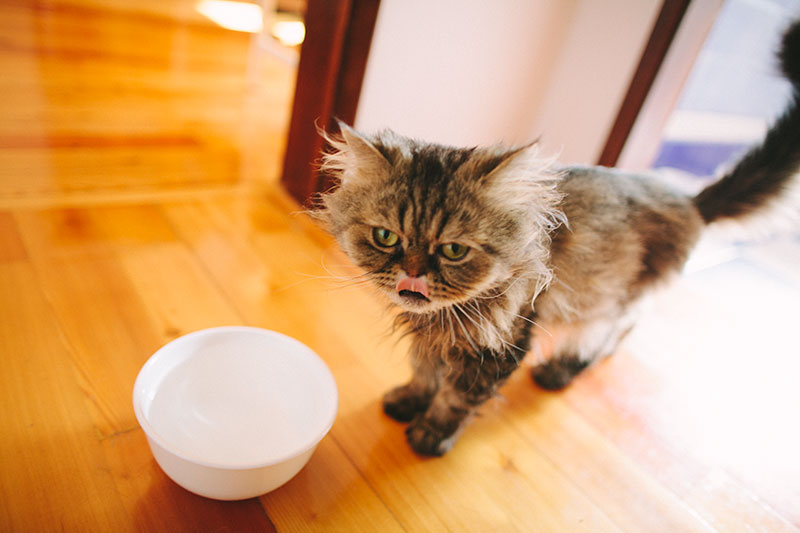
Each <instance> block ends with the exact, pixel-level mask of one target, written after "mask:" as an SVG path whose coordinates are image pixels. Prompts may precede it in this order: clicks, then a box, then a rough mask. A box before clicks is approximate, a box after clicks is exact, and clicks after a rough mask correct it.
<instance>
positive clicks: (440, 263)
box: [316, 22, 800, 456]
mask: <svg viewBox="0 0 800 533" xmlns="http://www.w3.org/2000/svg"><path fill="white" fill-rule="evenodd" d="M778 55H779V59H780V63H781V67H782V70H783V73H784V74H785V76H786V77H787V78H788V79H789V80H790V81H791V82H792V85H793V96H792V100H791V103H790V104H789V106H788V108H787V109H786V110H785V112H784V114H783V115H782V117H781V118H780V119H779V120H778V121H777V122H776V123H775V124H774V125H773V126H772V128H771V129H770V130H769V131H768V133H767V135H766V137H765V139H764V140H763V142H762V143H761V144H760V145H759V146H757V147H755V148H753V149H752V150H751V151H750V152H749V153H748V154H747V155H746V156H745V157H744V158H743V159H742V160H741V161H739V162H738V164H736V165H735V166H734V167H733V168H732V169H731V170H730V171H729V172H727V173H726V174H725V175H724V176H723V177H721V178H720V179H719V180H718V181H716V182H714V183H713V184H711V185H709V186H708V187H706V188H705V189H704V190H702V191H701V192H700V193H699V194H697V195H696V196H694V197H691V196H688V195H686V194H683V193H681V192H677V191H673V190H671V189H669V188H668V187H667V186H665V185H663V184H661V183H660V182H658V181H656V180H653V179H648V178H647V177H646V176H644V175H637V174H633V173H629V172H624V171H621V170H615V169H609V168H603V167H580V166H561V167H559V166H558V165H556V164H554V163H551V162H548V161H544V160H542V159H541V158H540V157H539V156H538V155H537V147H536V145H535V144H531V145H528V146H523V147H519V148H504V147H502V146H490V147H482V148H453V147H447V146H441V145H438V144H432V143H425V142H421V141H417V140H413V139H410V138H406V137H404V136H401V135H398V134H395V133H393V132H391V131H388V130H387V131H383V132H380V133H378V134H375V135H364V134H361V133H358V132H356V131H355V130H354V129H352V128H350V127H348V126H346V125H345V124H340V127H341V133H340V134H339V135H338V136H330V135H326V137H327V139H328V142H329V143H330V144H331V146H332V151H331V152H329V153H327V154H326V155H324V157H323V163H322V171H323V172H327V173H329V174H330V175H332V176H333V177H334V178H335V179H336V180H337V182H338V184H339V185H338V187H337V188H335V189H334V190H332V191H329V192H327V193H324V194H322V195H321V196H320V201H321V202H320V205H319V209H318V210H317V211H316V216H318V217H319V218H320V220H321V221H322V222H323V223H324V224H325V225H326V226H327V228H328V230H329V231H330V232H331V233H332V234H333V235H334V236H335V237H336V239H337V240H338V242H339V244H340V246H341V248H342V249H343V250H344V252H345V253H346V254H347V255H348V256H349V257H350V258H351V259H352V260H353V261H354V262H355V263H356V264H357V265H358V266H360V267H361V268H363V269H364V270H365V276H366V277H368V278H369V280H371V282H372V283H373V284H374V286H375V287H377V289H378V290H379V292H381V293H382V294H385V295H386V296H387V297H388V299H389V300H390V301H391V302H392V303H394V304H396V306H397V307H398V308H399V313H398V314H397V318H396V323H397V325H398V326H399V327H401V328H403V329H404V330H405V331H406V332H407V333H409V334H410V335H411V360H412V366H413V376H412V378H411V380H410V382H408V383H407V384H404V385H402V386H399V387H397V388H395V389H393V390H391V391H389V392H388V393H386V395H385V396H384V398H383V409H384V411H385V412H386V413H387V414H388V415H389V416H391V417H392V418H394V419H396V420H398V421H401V422H408V423H409V426H408V428H407V430H406V436H407V440H408V442H409V444H410V446H411V448H412V449H413V450H414V451H415V452H417V453H419V454H422V455H433V456H437V455H441V454H443V453H445V452H446V451H448V450H449V449H450V448H451V447H452V446H453V444H454V442H455V441H456V439H457V438H458V436H459V434H460V433H461V431H462V430H463V429H464V427H465V425H466V424H467V422H468V420H469V419H470V418H471V417H472V415H474V414H475V412H476V410H477V408H478V407H479V406H480V405H481V404H482V403H484V402H485V401H486V400H487V399H489V398H490V397H492V396H493V395H494V394H495V393H496V392H497V390H498V387H500V386H501V385H502V384H503V382H504V381H505V380H506V379H507V378H508V376H509V375H510V374H511V373H512V372H513V371H514V370H516V369H517V367H518V366H519V365H520V361H521V360H522V359H523V357H524V356H525V355H526V353H527V352H528V351H529V350H533V351H534V352H536V353H537V354H538V355H539V357H538V359H539V363H538V364H537V365H536V366H535V367H534V368H533V369H532V371H531V372H532V376H533V379H534V380H535V382H536V383H537V384H539V385H540V386H541V387H543V388H545V389H551V390H555V389H560V388H562V387H564V386H566V385H567V384H568V383H569V382H570V381H571V380H572V379H573V377H575V375H577V374H578V373H579V372H580V371H582V370H583V369H584V368H586V367H587V366H588V365H589V364H590V363H592V362H593V361H596V360H598V359H599V358H602V357H605V356H608V355H610V354H612V353H613V352H614V351H615V349H616V347H617V345H618V344H619V342H620V340H621V339H622V338H623V337H625V335H626V334H627V332H628V331H629V330H630V329H631V328H632V327H633V325H634V321H635V318H636V314H637V307H638V304H639V302H640V301H641V299H642V297H643V295H645V294H646V293H647V292H648V291H650V290H651V289H652V288H653V287H655V286H657V285H659V284H661V283H663V282H664V281H666V280H668V279H670V278H671V277H674V276H675V275H677V274H678V273H679V272H680V271H681V269H682V267H683V265H684V263H685V262H686V260H687V258H688V256H689V253H690V252H691V250H692V248H693V247H694V245H695V244H696V242H697V241H698V238H699V236H700V234H701V232H702V230H703V228H704V226H706V225H708V224H710V223H713V222H716V221H718V220H723V219H738V218H742V217H746V216H747V215H749V214H751V213H754V212H757V211H763V210H764V208H765V207H767V206H769V205H770V204H772V203H773V202H774V201H775V200H776V199H777V198H780V197H782V196H783V195H784V191H785V190H786V189H787V188H788V187H789V186H790V185H792V184H793V175H794V174H795V173H796V172H797V170H798V168H800V22H796V23H794V24H793V25H792V26H791V27H790V29H789V30H788V31H787V32H786V33H785V34H784V38H783V42H782V49H781V51H780V53H779V54H778ZM323 134H324V132H323Z"/></svg>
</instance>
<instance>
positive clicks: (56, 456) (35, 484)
mask: <svg viewBox="0 0 800 533" xmlns="http://www.w3.org/2000/svg"><path fill="white" fill-rule="evenodd" d="M37 285H38V283H37V279H36V276H35V274H34V272H33V269H32V268H31V267H30V265H28V264H25V263H20V262H18V263H5V262H4V263H0V294H2V295H3V297H2V298H0V339H2V346H3V371H2V372H0V412H2V413H3V415H2V417H3V438H2V439H0V471H2V475H0V493H1V494H2V497H1V498H0V502H2V503H0V529H2V530H3V531H53V530H55V529H57V528H60V529H63V530H68V531H91V530H103V531H125V530H130V529H132V524H131V522H130V520H129V517H128V514H127V513H125V512H124V505H123V502H122V500H121V498H120V496H119V494H118V493H117V491H116V487H115V483H114V477H113V475H112V474H111V472H110V470H109V467H108V464H107V462H106V459H105V457H104V454H103V451H102V448H101V444H100V441H99V439H98V435H97V433H96V432H95V430H94V427H93V424H92V418H91V416H89V414H88V412H87V410H86V401H87V395H88V394H89V392H88V391H87V390H85V389H84V388H83V387H81V386H79V384H78V383H77V382H76V379H75V375H76V369H75V368H74V365H73V362H72V359H73V356H74V353H73V352H72V350H71V349H70V347H69V346H68V345H67V344H65V343H64V338H63V337H62V336H61V332H60V331H59V326H58V324H57V322H56V320H55V318H54V316H53V314H52V312H51V310H50V308H49V306H48V303H47V301H46V300H45V298H44V296H43V295H42V293H41V292H40V291H39V289H38V287H37Z"/></svg>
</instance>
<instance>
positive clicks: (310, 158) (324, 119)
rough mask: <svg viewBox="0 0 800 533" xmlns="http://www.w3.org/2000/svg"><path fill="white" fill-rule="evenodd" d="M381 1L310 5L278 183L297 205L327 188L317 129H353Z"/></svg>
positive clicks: (316, 0)
mask: <svg viewBox="0 0 800 533" xmlns="http://www.w3.org/2000/svg"><path fill="white" fill-rule="evenodd" d="M379 4H380V0H335V1H334V0H309V1H308V6H307V9H306V16H305V24H306V40H305V42H304V43H303V47H302V50H301V53H300V63H299V64H298V67H297V83H296V86H295V95H294V103H293V104H292V116H291V121H290V125H289V135H288V138H287V143H286V154H285V156H284V161H283V171H282V176H281V183H282V184H283V186H284V188H285V189H286V190H287V191H288V192H289V194H290V195H291V196H292V197H293V198H294V199H295V200H296V201H297V202H298V203H300V205H308V203H309V201H310V200H311V199H312V198H313V196H314V194H315V193H317V192H320V191H324V190H327V189H328V188H329V187H330V186H331V184H330V183H328V182H327V181H326V179H325V177H324V176H322V175H321V174H320V172H319V171H318V169H317V164H316V162H317V161H319V156H320V153H321V152H322V149H323V148H324V141H323V139H322V138H321V137H320V135H319V133H318V131H317V128H323V129H325V130H326V131H329V132H335V131H336V130H337V124H336V119H339V120H342V121H344V122H346V123H348V124H352V123H353V120H354V119H355V116H356V109H357V107H358V99H359V96H360V94H361V83H362V81H363V79H364V71H365V69H366V65H367V56H368V54H369V47H370V43H371V41H372V33H373V30H374V28H375V20H376V18H377V16H378V7H379Z"/></svg>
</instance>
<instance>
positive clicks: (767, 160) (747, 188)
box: [694, 20, 800, 223]
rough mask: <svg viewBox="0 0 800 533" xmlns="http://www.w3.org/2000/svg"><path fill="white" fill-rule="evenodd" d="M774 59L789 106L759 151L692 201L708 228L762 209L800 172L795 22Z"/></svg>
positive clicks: (798, 24) (799, 26) (798, 33)
mask: <svg viewBox="0 0 800 533" xmlns="http://www.w3.org/2000/svg"><path fill="white" fill-rule="evenodd" d="M778 57H779V59H780V63H781V69H782V70H783V73H784V75H785V76H786V77H787V78H788V79H789V81H791V82H792V85H793V86H794V87H793V91H792V100H791V102H790V103H789V106H788V108H787V109H786V111H784V113H783V116H781V118H780V119H778V121H777V122H776V123H775V124H774V125H773V127H772V128H770V130H769V132H767V135H766V137H765V138H764V141H763V142H762V143H761V145H759V146H756V147H755V148H753V149H751V150H750V152H748V153H747V155H745V156H744V158H743V159H742V160H741V161H739V163H738V164H737V165H736V166H735V167H734V168H733V169H732V170H731V171H730V172H728V173H727V174H725V175H724V176H723V177H722V178H721V179H720V180H719V181H716V182H715V183H713V184H711V185H709V186H708V187H706V188H705V189H703V190H702V191H701V192H700V194H698V195H697V196H696V197H695V198H694V203H695V205H696V206H697V209H698V210H699V211H700V214H701V215H702V217H703V219H704V220H705V221H706V222H707V223H708V222H713V221H715V220H719V219H723V218H736V217H740V216H744V215H747V214H750V213H752V212H754V211H756V210H758V209H760V208H762V207H764V206H765V205H767V204H769V203H770V202H771V201H772V200H774V199H776V198H778V197H780V196H781V194H782V193H783V191H784V190H785V189H786V188H787V187H788V186H789V184H790V182H791V181H792V177H793V176H794V175H795V174H796V173H797V172H798V171H799V170H800V20H798V21H795V22H794V23H792V25H791V26H790V27H789V29H788V30H787V31H786V33H785V34H784V36H783V43H782V45H781V50H780V52H779V54H778Z"/></svg>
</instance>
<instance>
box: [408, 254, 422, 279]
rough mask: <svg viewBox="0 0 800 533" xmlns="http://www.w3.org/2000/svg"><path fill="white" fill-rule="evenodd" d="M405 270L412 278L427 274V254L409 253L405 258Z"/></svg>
mask: <svg viewBox="0 0 800 533" xmlns="http://www.w3.org/2000/svg"><path fill="white" fill-rule="evenodd" d="M402 266H403V270H405V271H406V272H407V273H408V275H409V276H410V277H412V278H417V277H419V276H422V275H424V274H425V270H426V269H425V256H424V255H423V254H420V253H411V252H409V253H407V254H406V256H405V257H404V258H403V265H402Z"/></svg>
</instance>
